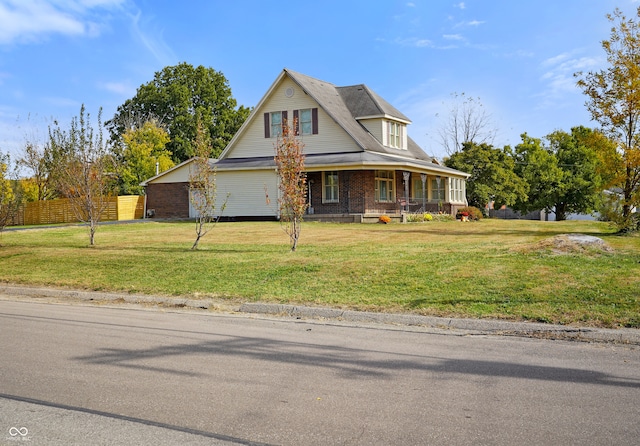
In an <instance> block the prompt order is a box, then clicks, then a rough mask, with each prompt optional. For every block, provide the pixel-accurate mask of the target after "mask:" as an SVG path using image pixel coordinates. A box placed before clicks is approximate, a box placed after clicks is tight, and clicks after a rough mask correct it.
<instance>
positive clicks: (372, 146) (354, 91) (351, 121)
mask: <svg viewBox="0 0 640 446" xmlns="http://www.w3.org/2000/svg"><path fill="white" fill-rule="evenodd" d="M284 73H286V74H287V75H288V76H289V77H290V78H291V79H292V80H293V81H294V82H296V83H297V84H298V85H299V86H300V88H302V89H303V90H304V91H305V92H306V93H307V94H308V95H309V96H311V97H312V98H313V99H314V100H315V101H316V102H317V103H318V105H319V106H320V107H322V109H323V110H324V111H325V113H327V114H328V115H329V116H331V118H333V120H334V121H335V122H336V124H338V125H339V126H341V127H342V128H343V129H344V130H345V131H346V132H347V133H348V134H349V135H350V136H351V137H352V138H353V140H354V141H355V142H356V144H358V146H360V147H361V148H362V150H364V151H366V152H376V153H384V154H388V155H395V156H401V157H405V156H406V155H409V156H408V158H415V159H419V160H423V161H433V158H432V157H430V156H429V155H427V154H426V153H425V152H424V150H422V149H421V148H420V146H418V144H416V143H415V142H414V141H413V140H412V139H411V138H409V137H408V138H407V140H408V146H407V150H406V152H407V153H406V155H405V151H404V150H401V149H393V148H391V147H386V146H384V145H383V144H382V142H380V141H378V140H377V139H376V138H375V137H374V136H373V135H372V134H371V133H369V131H368V130H367V129H366V128H365V127H364V126H363V125H362V124H360V122H358V120H357V119H356V118H358V117H365V116H383V115H384V116H389V117H392V118H395V119H397V120H400V121H404V122H406V123H409V122H411V121H410V120H409V118H407V117H406V116H404V115H403V114H402V113H400V112H399V111H398V110H397V109H396V108H395V107H393V106H392V105H391V104H389V103H388V102H387V101H385V100H384V99H382V98H381V97H380V96H378V95H377V94H375V93H373V92H372V91H371V90H370V89H369V88H367V87H366V86H362V85H356V86H353V87H336V86H335V85H333V84H331V83H329V82H325V81H321V80H318V79H315V78H312V77H310V76H307V75H304V74H300V73H296V72H295V71H291V70H288V69H286V68H285V69H284ZM347 99H348V100H349V103H350V106H348V105H347V102H346V100H347ZM350 107H351V108H350ZM366 112H370V113H371V114H364V115H360V116H359V114H360V113H366Z"/></svg>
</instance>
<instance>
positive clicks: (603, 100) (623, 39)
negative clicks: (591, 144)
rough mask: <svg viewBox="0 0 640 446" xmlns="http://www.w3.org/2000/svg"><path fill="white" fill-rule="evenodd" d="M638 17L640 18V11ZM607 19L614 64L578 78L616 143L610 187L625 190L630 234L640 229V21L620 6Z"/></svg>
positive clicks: (624, 218)
mask: <svg viewBox="0 0 640 446" xmlns="http://www.w3.org/2000/svg"><path fill="white" fill-rule="evenodd" d="M636 15H637V17H638V18H640V8H638V9H637V12H636ZM607 19H608V20H609V21H610V22H612V23H613V27H612V29H611V36H610V38H609V40H604V41H603V42H602V48H603V49H604V51H605V53H606V55H607V62H608V64H609V66H608V67H607V68H606V69H604V70H600V71H597V72H589V73H587V74H586V75H583V73H581V72H578V73H576V74H575V76H576V77H578V78H579V80H578V86H579V87H580V88H582V90H583V92H584V94H585V95H587V98H588V99H587V102H586V106H587V109H588V110H589V112H590V113H591V117H592V118H593V119H594V120H595V121H597V122H598V123H599V124H600V125H601V126H602V129H603V131H604V132H605V133H606V134H607V136H608V137H609V138H610V139H611V140H613V141H615V142H616V144H617V152H618V154H619V162H614V163H612V164H611V165H610V168H612V169H613V171H611V172H610V175H609V176H610V177H611V178H612V180H611V181H610V182H609V185H610V186H612V187H615V188H619V190H621V191H622V194H621V195H622V197H621V200H622V206H621V207H620V214H619V215H618V217H617V219H616V223H617V224H618V227H619V229H620V230H622V231H627V230H632V229H638V226H639V225H640V222H639V221H637V220H634V216H633V209H634V208H637V207H639V206H640V23H639V22H638V21H637V20H634V19H633V18H631V19H627V17H626V16H625V15H624V14H623V13H622V11H620V9H618V8H616V10H615V11H614V13H613V14H609V15H607Z"/></svg>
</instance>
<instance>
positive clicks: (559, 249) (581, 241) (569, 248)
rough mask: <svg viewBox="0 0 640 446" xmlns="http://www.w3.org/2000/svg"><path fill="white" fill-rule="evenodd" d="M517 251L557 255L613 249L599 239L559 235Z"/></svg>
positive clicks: (598, 252)
mask: <svg viewBox="0 0 640 446" xmlns="http://www.w3.org/2000/svg"><path fill="white" fill-rule="evenodd" d="M518 250H519V251H521V252H535V251H549V252H551V253H552V254H557V255H562V254H602V253H612V252H613V248H612V247H611V246H609V245H608V244H607V243H606V242H605V241H604V240H602V239H601V238H599V237H594V236H592V235H585V234H560V235H556V236H555V237H550V238H546V239H544V240H541V241H539V242H537V243H534V244H532V245H527V246H526V247H522V248H520V249H518Z"/></svg>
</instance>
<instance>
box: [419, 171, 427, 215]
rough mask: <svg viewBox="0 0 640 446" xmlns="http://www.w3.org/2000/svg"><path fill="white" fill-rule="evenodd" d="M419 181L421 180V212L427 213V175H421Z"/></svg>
mask: <svg viewBox="0 0 640 446" xmlns="http://www.w3.org/2000/svg"><path fill="white" fill-rule="evenodd" d="M420 179H421V180H422V212H423V213H424V212H427V174H426V173H421V174H420Z"/></svg>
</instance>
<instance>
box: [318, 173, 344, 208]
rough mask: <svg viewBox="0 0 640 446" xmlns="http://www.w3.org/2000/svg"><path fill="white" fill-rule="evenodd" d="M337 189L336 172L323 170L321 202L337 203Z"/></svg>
mask: <svg viewBox="0 0 640 446" xmlns="http://www.w3.org/2000/svg"><path fill="white" fill-rule="evenodd" d="M339 192H340V191H339V189H338V172H337V171H332V172H324V173H323V175H322V202H323V203H338V202H339V201H340V195H339Z"/></svg>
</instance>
